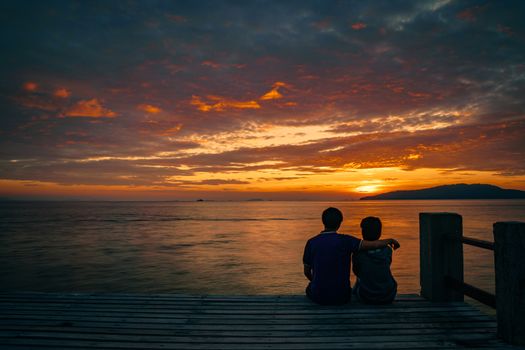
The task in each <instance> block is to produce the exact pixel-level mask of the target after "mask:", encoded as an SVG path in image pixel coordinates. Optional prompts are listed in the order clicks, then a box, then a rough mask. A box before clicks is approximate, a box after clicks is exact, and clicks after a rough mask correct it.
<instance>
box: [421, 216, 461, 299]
mask: <svg viewBox="0 0 525 350" xmlns="http://www.w3.org/2000/svg"><path fill="white" fill-rule="evenodd" d="M462 235H463V224H462V218H461V215H459V214H455V213H419V261H420V264H419V267H420V275H419V276H420V284H421V296H422V297H424V298H427V299H428V300H431V301H463V293H462V292H459V291H455V290H453V289H451V288H449V287H447V286H446V285H445V276H447V277H450V278H453V279H455V280H457V281H460V282H463V243H461V236H462Z"/></svg>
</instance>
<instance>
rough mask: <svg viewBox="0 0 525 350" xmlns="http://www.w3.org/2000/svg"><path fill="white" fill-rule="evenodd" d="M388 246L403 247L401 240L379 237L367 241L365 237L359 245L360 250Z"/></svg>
mask: <svg viewBox="0 0 525 350" xmlns="http://www.w3.org/2000/svg"><path fill="white" fill-rule="evenodd" d="M388 246H391V247H392V248H394V250H395V249H398V248H399V247H401V245H400V244H399V242H398V241H396V240H395V239H393V238H387V239H378V240H377V241H366V240H364V239H363V240H362V241H361V245H360V246H359V250H373V249H379V248H384V247H388Z"/></svg>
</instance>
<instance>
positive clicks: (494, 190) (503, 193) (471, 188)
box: [360, 184, 525, 200]
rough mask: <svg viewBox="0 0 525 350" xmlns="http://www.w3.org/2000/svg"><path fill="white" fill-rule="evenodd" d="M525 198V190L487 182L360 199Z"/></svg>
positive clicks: (388, 193)
mask: <svg viewBox="0 0 525 350" xmlns="http://www.w3.org/2000/svg"><path fill="white" fill-rule="evenodd" d="M516 198H525V191H520V190H510V189H504V188H501V187H498V186H494V185H487V184H471V185H468V184H455V185H443V186H437V187H431V188H424V189H420V190H412V191H393V192H386V193H382V194H378V195H375V196H367V197H362V198H360V200H380V199H516Z"/></svg>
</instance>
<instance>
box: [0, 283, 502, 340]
mask: <svg viewBox="0 0 525 350" xmlns="http://www.w3.org/2000/svg"><path fill="white" fill-rule="evenodd" d="M0 312H1V316H0V348H1V349H39V348H52V349H253V350H257V349H432V348H435V349H437V348H439V349H456V348H464V347H469V348H472V347H474V348H476V347H484V348H491V349H492V348H512V347H510V346H508V345H506V344H505V343H503V342H502V341H500V340H498V339H497V337H496V320H495V319H494V318H493V317H491V316H488V315H485V314H483V313H482V312H480V311H479V310H478V309H476V308H475V307H473V306H471V305H468V304H466V303H463V302H447V303H435V302H434V303H433V302H429V301H427V300H425V299H423V298H421V297H419V296H417V295H400V296H399V297H398V298H397V300H396V301H395V302H394V303H393V304H392V305H388V306H367V305H362V304H358V303H356V302H353V303H351V304H348V305H345V306H318V305H315V304H313V303H312V302H310V301H309V300H308V299H307V298H305V297H304V296H183V295H149V294H133V295H132V294H53V293H17V294H0Z"/></svg>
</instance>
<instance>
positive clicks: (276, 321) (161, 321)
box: [2, 315, 490, 326]
mask: <svg viewBox="0 0 525 350" xmlns="http://www.w3.org/2000/svg"><path fill="white" fill-rule="evenodd" d="M2 319H4V320H8V319H11V320H13V319H17V320H20V319H30V320H39V319H40V320H52V321H56V322H66V323H76V322H79V321H92V322H99V323H101V324H103V323H106V322H111V323H116V322H117V323H137V324H146V323H149V324H156V325H176V324H200V325H217V324H218V325H259V326H266V325H288V324H293V325H323V324H326V325H334V324H346V325H349V324H351V325H354V324H365V323H366V324H389V323H390V324H393V323H449V324H461V323H463V322H476V321H488V320H490V319H489V318H487V317H485V316H477V315H476V316H465V317H463V319H459V320H458V318H457V317H450V316H447V317H410V318H383V319H376V318H369V319H355V318H348V319H340V320H334V319H322V320H313V319H298V320H294V321H293V322H291V321H290V320H285V319H280V318H264V319H222V318H191V319H189V318H180V319H178V318H171V319H167V318H149V319H145V318H122V317H101V316H93V317H87V316H72V315H69V316H67V317H64V316H54V315H44V316H38V315H36V316H33V315H6V316H3V317H2Z"/></svg>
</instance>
